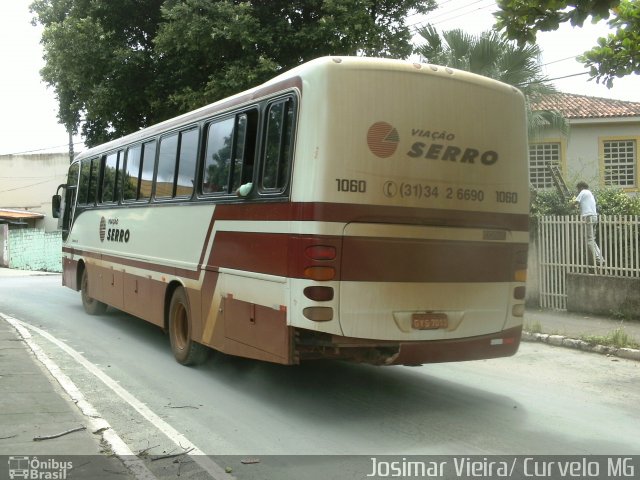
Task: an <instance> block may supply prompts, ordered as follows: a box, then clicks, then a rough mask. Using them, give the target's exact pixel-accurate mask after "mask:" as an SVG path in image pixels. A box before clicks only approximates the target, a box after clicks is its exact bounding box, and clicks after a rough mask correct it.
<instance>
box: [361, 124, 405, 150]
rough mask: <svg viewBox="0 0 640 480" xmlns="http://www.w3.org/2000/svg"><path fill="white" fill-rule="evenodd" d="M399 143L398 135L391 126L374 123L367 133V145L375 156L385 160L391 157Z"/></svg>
mask: <svg viewBox="0 0 640 480" xmlns="http://www.w3.org/2000/svg"><path fill="white" fill-rule="evenodd" d="M399 143H400V135H399V134H398V130H396V128H395V127H394V126H393V125H390V124H388V123H387V122H376V123H374V124H373V125H371V126H370V127H369V131H368V132H367V145H369V150H371V153H373V154H374V155H375V156H377V157H380V158H387V157H390V156H391V155H393V154H394V153H395V151H396V149H397V148H398V144H399Z"/></svg>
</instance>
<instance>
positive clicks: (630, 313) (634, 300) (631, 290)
mask: <svg viewBox="0 0 640 480" xmlns="http://www.w3.org/2000/svg"><path fill="white" fill-rule="evenodd" d="M567 310H568V311H570V312H580V313H592V314H598V315H606V316H623V317H626V318H640V278H627V277H606V276H600V275H585V274H578V273H568V274H567Z"/></svg>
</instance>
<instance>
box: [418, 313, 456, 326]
mask: <svg viewBox="0 0 640 480" xmlns="http://www.w3.org/2000/svg"><path fill="white" fill-rule="evenodd" d="M448 327H449V318H448V317H447V315H446V314H445V313H414V314H413V315H411V328H413V329H414V330H437V329H439V328H448Z"/></svg>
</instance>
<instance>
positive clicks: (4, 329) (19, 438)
mask: <svg viewBox="0 0 640 480" xmlns="http://www.w3.org/2000/svg"><path fill="white" fill-rule="evenodd" d="M87 420H88V419H87V418H86V417H84V416H83V415H82V414H81V413H80V410H79V409H78V408H77V407H76V405H74V403H73V402H72V401H71V400H70V399H69V397H68V395H66V393H65V392H63V391H62V389H61V387H60V385H59V384H58V383H57V382H56V380H55V379H54V378H53V377H52V375H51V374H50V372H49V371H48V370H46V369H45V367H44V366H43V365H42V363H41V362H40V361H38V360H37V359H36V357H35V355H34V354H33V352H32V351H31V349H30V348H29V347H28V345H26V343H25V341H24V340H23V339H22V337H21V336H20V335H19V334H18V332H16V330H15V329H14V327H13V326H12V325H10V324H9V323H7V321H5V320H4V319H0V458H2V459H3V460H4V461H2V462H0V479H4V478H9V477H10V473H11V470H12V469H15V468H18V467H19V468H20V469H27V470H29V471H30V472H31V471H34V472H36V473H42V474H46V473H50V474H56V473H57V474H61V469H64V470H69V472H68V476H67V477H59V478H92V479H109V478H113V476H114V473H116V474H117V476H118V478H121V479H123V480H124V479H128V478H132V477H131V476H130V474H129V472H128V471H127V470H126V468H125V467H124V465H123V464H122V462H121V461H120V460H119V459H117V458H116V457H113V456H108V454H109V452H105V451H104V448H103V447H102V446H101V444H100V441H101V438H102V437H101V435H100V434H99V433H98V434H93V433H92V432H91V431H90V423H89V422H88V421H87ZM81 427H85V429H80V428H81ZM76 429H78V430H77V431H73V430H76ZM70 431H72V432H70ZM65 432H70V433H66V434H63V433H65ZM60 434H63V435H60ZM56 435H60V436H58V437H56V438H49V439H45V438H43V437H49V436H56ZM36 439H38V440H36ZM53 456H55V458H54V457H53ZM3 457H4V458H3ZM51 459H55V462H57V463H53V462H52V461H51ZM63 459H64V461H63ZM32 461H33V462H35V463H31V462H32ZM25 464H26V466H25ZM27 470H25V471H27ZM14 473H15V472H14ZM28 478H36V477H31V476H29V477H28ZM52 478H55V477H52Z"/></svg>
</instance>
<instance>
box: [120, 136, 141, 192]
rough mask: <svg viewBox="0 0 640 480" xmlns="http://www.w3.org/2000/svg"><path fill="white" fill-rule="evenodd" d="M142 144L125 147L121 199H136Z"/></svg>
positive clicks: (138, 186)
mask: <svg viewBox="0 0 640 480" xmlns="http://www.w3.org/2000/svg"><path fill="white" fill-rule="evenodd" d="M141 156H142V145H135V146H133V147H129V148H128V149H127V163H126V165H125V172H124V185H123V195H122V198H123V200H137V199H138V192H139V188H140V167H141V166H142V165H141V161H140V160H141Z"/></svg>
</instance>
